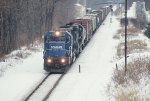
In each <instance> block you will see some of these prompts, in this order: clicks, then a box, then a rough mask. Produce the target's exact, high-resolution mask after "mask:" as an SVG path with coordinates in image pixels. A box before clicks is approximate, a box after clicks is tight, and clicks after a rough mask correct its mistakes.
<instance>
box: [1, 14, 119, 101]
mask: <svg viewBox="0 0 150 101" xmlns="http://www.w3.org/2000/svg"><path fill="white" fill-rule="evenodd" d="M110 17H111V16H110V15H109V16H108V17H107V19H106V21H105V22H104V23H103V24H102V25H101V27H100V28H99V29H98V30H97V32H96V33H95V35H94V36H93V38H92V39H91V40H90V42H89V44H88V45H87V47H86V48H85V49H84V51H83V52H82V53H81V55H80V57H79V58H78V59H77V61H76V62H75V63H74V64H73V66H72V68H71V70H70V71H69V72H68V74H67V75H66V76H65V77H64V79H63V80H62V82H61V83H60V85H59V86H58V88H57V89H56V91H55V92H54V93H53V95H52V96H51V97H50V99H49V100H50V101H91V100H93V99H94V101H96V100H97V101H98V100H99V101H106V100H104V99H105V98H107V97H106V94H105V88H106V86H107V83H108V82H109V80H110V78H111V74H112V71H113V65H112V64H111V62H110V61H111V59H112V57H113V53H114V50H115V47H114V45H115V40H113V39H112V36H113V34H115V33H116V31H117V28H118V27H117V26H119V22H117V20H116V18H115V17H113V22H112V23H110ZM31 54H32V55H31V56H30V57H28V58H27V59H24V60H23V63H19V64H15V65H13V67H12V68H10V69H8V70H7V71H6V72H5V73H4V75H3V76H1V77H0V89H1V90H0V95H1V96H0V101H12V100H15V101H17V100H18V101H19V100H20V99H22V98H23V97H24V96H25V95H26V94H28V93H29V92H30V91H32V89H33V88H34V85H36V84H38V82H40V80H41V79H42V78H43V77H44V76H45V73H44V70H43V56H42V51H40V52H35V53H34V52H33V53H31ZM79 64H80V65H81V73H78V66H79Z"/></svg>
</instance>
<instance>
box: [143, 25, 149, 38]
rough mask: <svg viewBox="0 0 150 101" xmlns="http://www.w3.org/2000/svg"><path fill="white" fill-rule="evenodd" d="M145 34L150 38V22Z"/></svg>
mask: <svg viewBox="0 0 150 101" xmlns="http://www.w3.org/2000/svg"><path fill="white" fill-rule="evenodd" d="M144 35H145V36H147V37H148V38H150V23H149V24H148V26H147V27H146V31H145V32H144Z"/></svg>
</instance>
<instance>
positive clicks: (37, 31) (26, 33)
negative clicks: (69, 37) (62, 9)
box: [0, 0, 58, 55]
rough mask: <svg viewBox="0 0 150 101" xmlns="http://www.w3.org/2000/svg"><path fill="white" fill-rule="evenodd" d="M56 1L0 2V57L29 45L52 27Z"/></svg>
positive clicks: (7, 0) (13, 0)
mask: <svg viewBox="0 0 150 101" xmlns="http://www.w3.org/2000/svg"><path fill="white" fill-rule="evenodd" d="M56 1H58V0H0V55H2V54H8V53H10V52H11V51H12V50H14V49H18V48H20V47H21V46H23V45H30V44H31V43H33V42H34V41H35V40H36V39H37V38H42V35H43V34H44V33H45V32H46V31H49V30H50V29H51V27H52V17H53V16H52V15H53V11H54V5H55V3H56Z"/></svg>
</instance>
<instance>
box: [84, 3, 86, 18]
mask: <svg viewBox="0 0 150 101" xmlns="http://www.w3.org/2000/svg"><path fill="white" fill-rule="evenodd" d="M84 7H85V15H86V0H84Z"/></svg>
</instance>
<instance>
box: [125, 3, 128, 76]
mask: <svg viewBox="0 0 150 101" xmlns="http://www.w3.org/2000/svg"><path fill="white" fill-rule="evenodd" d="M127 25H128V19H127V0H125V75H126V73H127Z"/></svg>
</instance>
